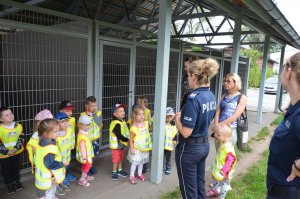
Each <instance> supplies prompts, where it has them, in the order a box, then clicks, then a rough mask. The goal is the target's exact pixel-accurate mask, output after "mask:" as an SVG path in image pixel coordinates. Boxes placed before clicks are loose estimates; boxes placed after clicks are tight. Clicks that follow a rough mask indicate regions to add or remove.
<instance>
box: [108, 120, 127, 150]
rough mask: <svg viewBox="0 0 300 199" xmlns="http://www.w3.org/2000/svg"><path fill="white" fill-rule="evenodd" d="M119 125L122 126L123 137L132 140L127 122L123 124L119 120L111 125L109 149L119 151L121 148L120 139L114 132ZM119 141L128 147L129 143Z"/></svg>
mask: <svg viewBox="0 0 300 199" xmlns="http://www.w3.org/2000/svg"><path fill="white" fill-rule="evenodd" d="M117 124H120V126H121V135H123V136H124V137H126V138H128V139H129V138H130V134H129V129H128V127H127V124H126V122H125V121H122V122H121V121H119V120H113V121H111V123H110V125H109V147H110V148H111V149H118V147H119V144H118V138H117V136H116V135H115V134H114V132H113V130H114V128H115V126H116V125H117ZM119 141H120V142H121V143H122V144H124V145H125V146H127V145H128V144H127V142H123V141H121V140H119Z"/></svg>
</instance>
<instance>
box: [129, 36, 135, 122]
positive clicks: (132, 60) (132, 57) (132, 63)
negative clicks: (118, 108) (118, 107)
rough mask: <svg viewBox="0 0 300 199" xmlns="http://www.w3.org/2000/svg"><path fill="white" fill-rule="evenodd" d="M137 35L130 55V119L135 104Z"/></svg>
mask: <svg viewBox="0 0 300 199" xmlns="http://www.w3.org/2000/svg"><path fill="white" fill-rule="evenodd" d="M136 43H137V41H136V33H134V34H133V45H132V48H131V53H130V83H129V101H128V102H129V103H128V117H129V116H131V107H132V106H133V104H134V103H135V102H134V100H135V99H134V96H135V93H134V88H135V71H136Z"/></svg>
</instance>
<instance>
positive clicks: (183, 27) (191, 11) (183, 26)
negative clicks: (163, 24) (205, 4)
mask: <svg viewBox="0 0 300 199" xmlns="http://www.w3.org/2000/svg"><path fill="white" fill-rule="evenodd" d="M195 8H196V3H194V5H193V7H192V8H191V10H190V13H189V15H190V14H192V13H193V11H194V9H195ZM187 22H188V19H186V20H184V23H183V24H182V26H181V28H180V30H179V34H181V33H182V32H183V31H184V29H185V27H186V24H187Z"/></svg>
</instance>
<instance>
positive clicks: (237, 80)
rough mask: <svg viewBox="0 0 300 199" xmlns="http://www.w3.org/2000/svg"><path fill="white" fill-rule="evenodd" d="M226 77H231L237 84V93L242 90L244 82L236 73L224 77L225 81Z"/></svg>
mask: <svg viewBox="0 0 300 199" xmlns="http://www.w3.org/2000/svg"><path fill="white" fill-rule="evenodd" d="M226 77H231V79H232V80H233V81H234V82H235V89H236V90H237V91H240V90H241V89H242V81H241V77H240V76H239V75H238V74H236V73H228V74H226V75H225V76H224V79H225V78H226Z"/></svg>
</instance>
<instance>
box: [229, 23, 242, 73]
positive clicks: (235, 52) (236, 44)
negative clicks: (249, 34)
mask: <svg viewBox="0 0 300 199" xmlns="http://www.w3.org/2000/svg"><path fill="white" fill-rule="evenodd" d="M241 27H242V19H241V18H240V17H239V18H237V17H236V18H235V23H234V30H233V32H234V33H233V49H232V57H231V67H230V72H232V73H237V72H238V67H239V55H240V40H241Z"/></svg>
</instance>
